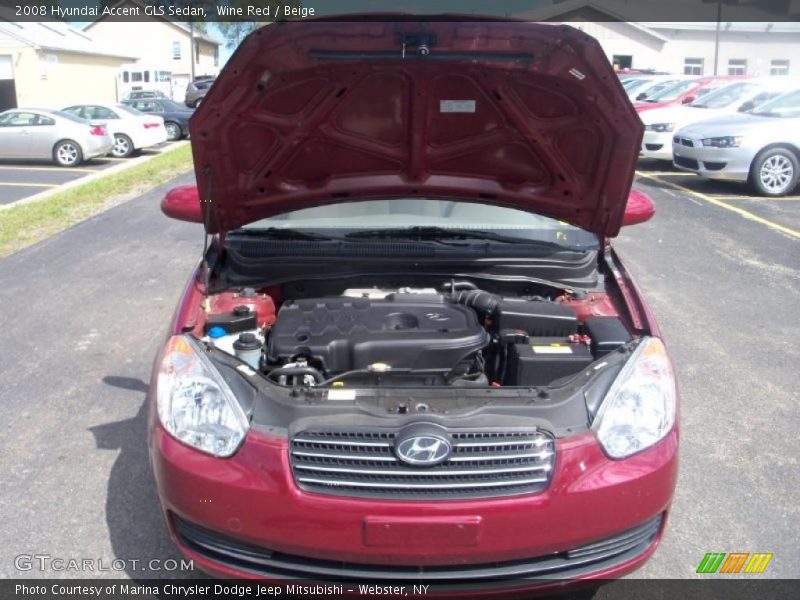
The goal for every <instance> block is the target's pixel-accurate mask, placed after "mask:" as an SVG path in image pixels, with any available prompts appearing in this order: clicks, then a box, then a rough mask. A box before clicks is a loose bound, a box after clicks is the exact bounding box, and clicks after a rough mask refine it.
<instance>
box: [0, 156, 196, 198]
mask: <svg viewBox="0 0 800 600" xmlns="http://www.w3.org/2000/svg"><path fill="white" fill-rule="evenodd" d="M188 143H189V141H188V140H181V141H180V142H176V143H172V144H170V145H169V146H166V147H164V148H163V149H159V150H160V151H159V153H158V154H148V155H146V156H140V157H138V158H133V159H130V160H126V161H124V162H120V164H118V165H116V166H113V167H109V168H107V169H103V170H102V171H98V172H97V173H92V174H91V175H87V176H86V177H79V178H78V179H73V180H72V181H68V182H66V183H64V184H62V185H60V186H58V187H54V188H50V189H48V190H45V191H43V192H39V193H38V194H34V195H33V196H27V197H25V198H20V199H19V200H17V201H16V202H11V203H10V204H2V205H0V210H8V209H9V208H14V207H15V206H20V205H22V204H31V203H32V202H39V201H40V200H44V199H45V198H49V197H50V196H54V195H55V194H58V193H60V192H63V191H64V190H68V189H70V188H74V187H77V186H79V185H83V184H84V183H89V182H91V181H97V180H98V179H102V178H103V177H107V176H108V175H113V174H114V173H120V172H122V171H126V170H128V169H130V168H132V167H135V166H136V165H141V164H142V163H146V162H147V161H148V160H152V159H154V158H156V157H158V156H163V155H164V154H168V153H170V152H173V151H174V150H177V149H178V148H182V147H184V146H186V145H187V144H188ZM64 170H65V171H69V169H67V168H65V169H64Z"/></svg>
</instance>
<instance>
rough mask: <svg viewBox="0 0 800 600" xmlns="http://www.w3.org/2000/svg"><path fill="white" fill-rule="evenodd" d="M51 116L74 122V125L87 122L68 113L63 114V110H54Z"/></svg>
mask: <svg viewBox="0 0 800 600" xmlns="http://www.w3.org/2000/svg"><path fill="white" fill-rule="evenodd" d="M53 114H54V115H58V116H59V117H61V118H62V119H67V120H69V121H75V122H76V123H81V124H83V123H88V121H87V120H86V119H81V118H80V117H76V116H75V115H71V114H70V113H68V112H64V111H63V110H54V111H53Z"/></svg>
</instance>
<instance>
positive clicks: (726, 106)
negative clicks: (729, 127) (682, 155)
mask: <svg viewBox="0 0 800 600" xmlns="http://www.w3.org/2000/svg"><path fill="white" fill-rule="evenodd" d="M797 86H798V81H797V80H796V79H794V78H789V77H764V78H758V79H745V80H742V81H734V82H732V83H729V84H728V85H724V86H722V87H720V88H717V89H716V90H715V91H713V92H710V93H709V94H706V95H705V96H703V97H701V98H698V99H697V100H695V101H694V102H692V103H691V104H685V105H682V106H665V107H662V108H654V109H653V110H648V111H646V112H642V113H640V114H639V116H640V117H641V119H642V122H643V123H644V138H643V139H642V148H641V151H640V152H639V157H640V158H655V159H658V160H669V161H671V160H672V142H673V138H674V137H676V136H675V132H676V131H678V130H679V129H681V128H682V127H686V126H688V125H692V124H693V123H698V122H700V121H705V120H706V119H711V118H713V117H720V116H724V115H735V114H737V113H740V112H746V111H749V110H751V109H753V108H755V107H756V106H758V105H759V104H763V103H764V102H766V101H767V100H770V99H772V98H774V97H776V96H778V95H780V94H782V93H784V92H787V91H789V90H792V89H794V88H796V87H797Z"/></svg>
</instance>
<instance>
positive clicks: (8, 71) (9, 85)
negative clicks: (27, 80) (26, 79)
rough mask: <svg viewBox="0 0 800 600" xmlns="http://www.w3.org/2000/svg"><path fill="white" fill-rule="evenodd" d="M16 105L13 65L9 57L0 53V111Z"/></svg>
mask: <svg viewBox="0 0 800 600" xmlns="http://www.w3.org/2000/svg"><path fill="white" fill-rule="evenodd" d="M16 107H17V90H16V88H15V86H14V67H13V64H12V63H11V57H10V56H9V55H7V54H0V111H2V110H8V109H9V108H16Z"/></svg>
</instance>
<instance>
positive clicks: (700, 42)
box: [566, 0, 800, 77]
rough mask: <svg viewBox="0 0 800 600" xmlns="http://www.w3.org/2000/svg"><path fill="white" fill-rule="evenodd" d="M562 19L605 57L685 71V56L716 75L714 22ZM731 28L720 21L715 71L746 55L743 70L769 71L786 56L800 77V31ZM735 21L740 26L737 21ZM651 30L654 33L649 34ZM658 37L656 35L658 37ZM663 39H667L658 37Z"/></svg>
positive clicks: (751, 72) (749, 72)
mask: <svg viewBox="0 0 800 600" xmlns="http://www.w3.org/2000/svg"><path fill="white" fill-rule="evenodd" d="M798 1H800V0H798ZM566 24H568V25H571V26H573V27H577V28H579V29H581V30H583V31H585V32H586V33H588V34H589V35H591V36H592V37H594V38H596V39H597V40H598V41H599V42H600V45H601V46H602V47H603V49H604V50H605V53H606V55H607V56H608V59H609V61H611V60H612V57H613V56H614V55H623V56H625V55H629V56H632V57H633V63H632V65H631V66H632V68H634V69H655V70H657V71H667V72H669V73H683V67H684V61H685V59H686V58H702V59H703V73H702V74H703V75H713V74H714V36H715V32H714V29H713V27H711V26H709V27H708V28H707V29H689V28H684V29H678V28H674V27H664V28H661V27H657V26H654V25H653V24H648V26H647V27H646V28H644V29H643V28H640V27H637V26H634V25H632V24H630V23H625V22H615V21H609V22H592V21H588V20H585V19H583V18H581V17H573V18H571V19H570V20H569V21H566ZM758 25H759V26H761V25H763V26H764V29H763V30H761V31H749V32H747V31H730V30H728V29H727V27H729V25H726V24H725V23H723V25H722V30H721V32H720V45H719V63H718V69H717V73H718V74H719V75H727V74H728V61H729V60H731V59H745V60H747V72H746V74H747V75H760V76H767V75H769V74H770V67H771V63H772V61H773V60H776V59H777V60H788V61H789V73H788V74H789V75H794V76H798V77H800V32H794V33H788V32H775V31H768V30H767V28H766V24H758ZM737 26H741V25H740V24H737ZM648 29H649V30H650V31H653V32H654V33H656V34H657V35H650V33H649V32H648ZM659 36H660V37H659ZM661 38H666V39H661Z"/></svg>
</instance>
